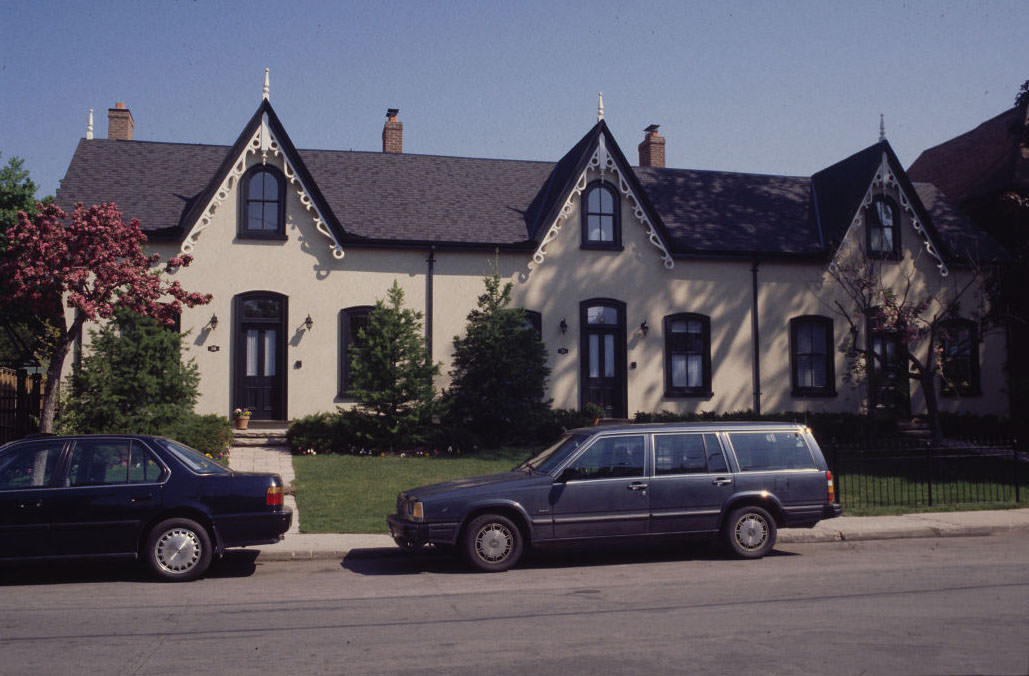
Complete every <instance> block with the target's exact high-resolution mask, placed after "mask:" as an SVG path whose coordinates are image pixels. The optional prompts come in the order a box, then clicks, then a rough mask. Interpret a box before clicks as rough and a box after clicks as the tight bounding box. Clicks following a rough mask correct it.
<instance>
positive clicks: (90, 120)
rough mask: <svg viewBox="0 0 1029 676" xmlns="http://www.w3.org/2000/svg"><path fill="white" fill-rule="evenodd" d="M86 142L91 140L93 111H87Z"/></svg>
mask: <svg viewBox="0 0 1029 676" xmlns="http://www.w3.org/2000/svg"><path fill="white" fill-rule="evenodd" d="M86 140H87V141H92V140H93V109H92V108H90V109H89V124H87V125H86Z"/></svg>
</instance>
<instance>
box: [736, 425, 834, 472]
mask: <svg viewBox="0 0 1029 676" xmlns="http://www.w3.org/2000/svg"><path fill="white" fill-rule="evenodd" d="M729 441H731V442H732V448H733V450H734V451H736V459H737V460H739V463H740V470H742V471H744V472H747V471H755V472H760V471H769V470H777V469H816V467H815V461H814V459H813V458H812V457H811V451H810V449H808V446H807V443H805V441H804V435H802V434H800V433H799V432H731V433H729Z"/></svg>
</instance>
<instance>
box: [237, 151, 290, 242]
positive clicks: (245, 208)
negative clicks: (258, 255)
mask: <svg viewBox="0 0 1029 676" xmlns="http://www.w3.org/2000/svg"><path fill="white" fill-rule="evenodd" d="M285 205H286V182H285V180H284V179H283V176H282V173H281V172H280V171H279V170H278V169H276V168H275V167H270V166H267V165H262V164H256V165H254V166H253V167H251V168H250V169H249V170H247V173H245V174H243V179H242V180H241V181H240V209H239V233H238V234H239V236H240V237H246V238H256V239H283V238H284V237H285V236H286V224H285V221H286V208H285Z"/></svg>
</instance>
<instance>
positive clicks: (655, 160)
mask: <svg viewBox="0 0 1029 676" xmlns="http://www.w3.org/2000/svg"><path fill="white" fill-rule="evenodd" d="M659 126H660V125H657V124H652V125H650V126H649V127H647V128H646V129H644V130H643V131H645V132H647V135H646V136H644V137H643V142H642V143H640V144H639V146H637V148H638V149H639V151H640V166H641V167H659V168H662V169H663V168H664V166H665V138H664V137H663V136H658V135H657V128H658V127H659Z"/></svg>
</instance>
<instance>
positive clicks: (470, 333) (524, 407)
mask: <svg viewBox="0 0 1029 676" xmlns="http://www.w3.org/2000/svg"><path fill="white" fill-rule="evenodd" d="M483 282H484V284H485V287H486V291H485V293H483V294H482V295H481V296H479V300H478V306H477V307H476V308H475V309H474V310H472V311H471V312H470V313H469V314H468V324H467V328H466V329H465V336H464V337H463V338H462V337H455V338H454V358H453V369H452V370H451V372H450V376H451V382H452V385H451V389H450V392H449V397H448V399H449V405H450V417H451V421H452V422H453V423H454V424H458V425H463V426H465V427H467V428H468V429H470V430H471V431H472V432H474V433H476V434H477V435H479V437H480V439H481V440H482V441H483V443H484V444H485V445H487V446H496V445H499V444H502V443H512V442H519V441H529V440H531V437H532V435H533V432H534V430H535V429H536V427H537V426H538V425H539V424H540V423H541V422H542V421H543V419H544V415H545V413H546V411H547V410H548V408H549V406H548V404H549V402H547V401H545V400H544V394H545V386H546V379H547V376H548V375H549V373H550V369H549V368H548V367H547V354H546V347H545V346H544V345H543V342H542V341H541V340H540V338H539V336H538V335H537V332H536V330H535V328H533V327H532V326H531V325H530V324H529V323H528V322H527V321H526V317H525V311H524V310H523V309H522V308H511V307H508V306H509V305H510V303H511V287H512V285H511V283H510V282H507V283H506V284H502V282H501V279H500V274H499V272H498V271H497V270H496V269H494V271H493V272H492V274H490V275H487V276H486V277H484V278H483Z"/></svg>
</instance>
